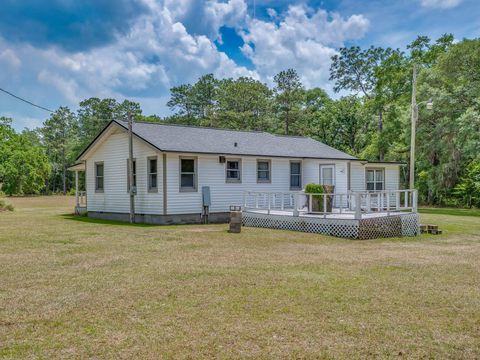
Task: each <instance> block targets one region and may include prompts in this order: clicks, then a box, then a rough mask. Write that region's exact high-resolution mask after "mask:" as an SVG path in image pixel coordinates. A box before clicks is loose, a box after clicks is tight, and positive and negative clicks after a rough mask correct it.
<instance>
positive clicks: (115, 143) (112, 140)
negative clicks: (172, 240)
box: [86, 132, 178, 214]
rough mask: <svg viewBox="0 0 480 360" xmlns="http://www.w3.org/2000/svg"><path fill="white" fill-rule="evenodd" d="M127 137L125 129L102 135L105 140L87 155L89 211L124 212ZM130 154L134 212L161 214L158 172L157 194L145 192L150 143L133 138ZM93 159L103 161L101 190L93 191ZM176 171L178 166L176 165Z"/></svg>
mask: <svg viewBox="0 0 480 360" xmlns="http://www.w3.org/2000/svg"><path fill="white" fill-rule="evenodd" d="M127 140H128V136H127V133H126V132H122V133H116V134H112V135H110V136H108V137H107V138H105V141H104V142H103V143H102V144H99V146H98V147H97V148H96V149H95V151H93V152H92V153H91V156H89V157H88V158H87V173H86V182H87V183H86V190H87V206H88V210H89V211H104V212H118V213H128V211H129V194H128V192H127V191H125V189H126V188H127V166H126V164H125V163H126V160H125V159H127V158H128V141H127ZM133 156H134V158H135V159H136V167H137V169H136V170H137V195H136V196H135V211H136V212H137V213H138V214H162V213H163V194H162V190H161V186H162V174H161V171H160V172H159V174H158V179H157V180H158V189H159V191H158V192H157V193H151V192H150V193H149V192H148V184H147V158H148V157H150V156H157V152H156V151H155V149H153V148H152V147H151V146H149V145H147V144H145V143H144V142H142V141H140V140H138V139H136V138H134V142H133ZM95 162H103V163H104V191H103V192H102V193H99V192H95V177H94V175H95V169H94V165H95ZM157 165H158V168H159V169H161V168H162V157H161V156H158V164H157ZM177 171H178V168H177Z"/></svg>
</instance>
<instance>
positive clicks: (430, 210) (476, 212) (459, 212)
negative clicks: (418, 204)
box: [418, 208, 480, 216]
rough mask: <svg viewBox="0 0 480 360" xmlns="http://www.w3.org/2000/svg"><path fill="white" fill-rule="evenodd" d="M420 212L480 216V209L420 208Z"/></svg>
mask: <svg viewBox="0 0 480 360" xmlns="http://www.w3.org/2000/svg"><path fill="white" fill-rule="evenodd" d="M418 212H419V213H420V214H432V215H452V216H480V209H455V208H419V209H418Z"/></svg>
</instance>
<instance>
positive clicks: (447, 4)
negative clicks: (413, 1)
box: [420, 0, 462, 9]
mask: <svg viewBox="0 0 480 360" xmlns="http://www.w3.org/2000/svg"><path fill="white" fill-rule="evenodd" d="M461 2H462V0H420V3H421V5H422V6H423V7H427V8H440V9H450V8H453V7H455V6H457V5H459V4H460V3H461Z"/></svg>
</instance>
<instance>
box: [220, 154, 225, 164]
mask: <svg viewBox="0 0 480 360" xmlns="http://www.w3.org/2000/svg"><path fill="white" fill-rule="evenodd" d="M218 162H219V163H220V164H224V163H225V156H219V157H218Z"/></svg>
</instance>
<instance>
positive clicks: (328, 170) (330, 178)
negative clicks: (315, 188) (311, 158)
mask: <svg viewBox="0 0 480 360" xmlns="http://www.w3.org/2000/svg"><path fill="white" fill-rule="evenodd" d="M320 184H321V185H335V165H320Z"/></svg>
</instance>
